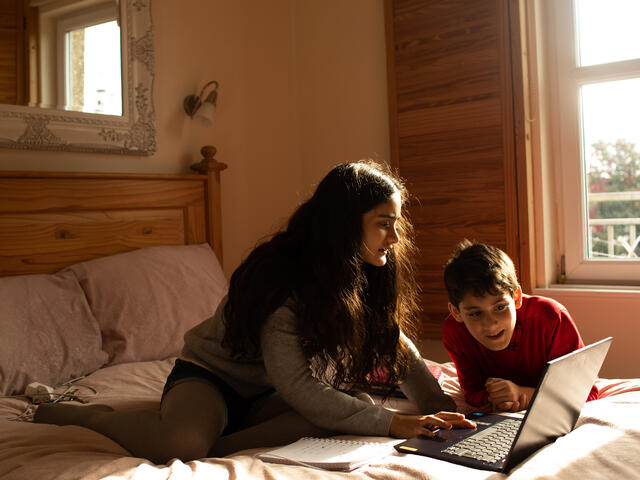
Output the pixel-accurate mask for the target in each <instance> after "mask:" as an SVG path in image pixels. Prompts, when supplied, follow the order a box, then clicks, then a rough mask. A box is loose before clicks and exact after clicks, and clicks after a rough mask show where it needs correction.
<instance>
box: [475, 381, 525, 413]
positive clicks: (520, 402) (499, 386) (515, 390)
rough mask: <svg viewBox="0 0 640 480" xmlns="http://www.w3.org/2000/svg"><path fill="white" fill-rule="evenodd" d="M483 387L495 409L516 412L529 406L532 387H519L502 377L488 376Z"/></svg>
mask: <svg viewBox="0 0 640 480" xmlns="http://www.w3.org/2000/svg"><path fill="white" fill-rule="evenodd" d="M485 388H486V389H487V392H488V393H489V402H490V403H491V405H492V406H493V408H494V409H495V410H500V411H509V412H517V411H520V410H524V409H525V408H527V407H528V406H529V400H530V399H531V396H532V395H533V388H530V387H521V386H520V385H517V384H515V383H513V382H511V381H509V380H505V379H503V378H492V377H491V378H488V379H487V381H486V382H485Z"/></svg>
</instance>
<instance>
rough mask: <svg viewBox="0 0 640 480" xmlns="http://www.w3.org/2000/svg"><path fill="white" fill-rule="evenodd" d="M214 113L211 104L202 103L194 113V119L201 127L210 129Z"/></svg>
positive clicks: (213, 106)
mask: <svg viewBox="0 0 640 480" xmlns="http://www.w3.org/2000/svg"><path fill="white" fill-rule="evenodd" d="M215 111H216V106H215V105H214V104H213V103H211V102H204V103H203V104H202V105H201V106H200V108H199V109H198V111H197V112H196V114H195V118H196V119H198V121H199V122H200V123H202V124H203V125H205V126H207V127H210V126H211V125H212V124H213V116H214V114H215Z"/></svg>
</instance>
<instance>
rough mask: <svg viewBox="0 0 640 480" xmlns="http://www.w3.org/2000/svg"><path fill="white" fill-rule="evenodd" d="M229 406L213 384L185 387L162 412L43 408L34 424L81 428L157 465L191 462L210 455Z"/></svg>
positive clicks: (167, 400) (179, 386)
mask: <svg viewBox="0 0 640 480" xmlns="http://www.w3.org/2000/svg"><path fill="white" fill-rule="evenodd" d="M226 416H227V413H226V406H225V402H224V399H223V398H222V395H221V394H220V392H219V391H218V390H217V389H216V388H215V387H214V386H213V385H211V384H209V383H205V382H201V381H189V380H187V381H184V382H182V383H179V384H177V385H176V386H174V387H173V388H172V389H171V390H169V392H167V394H166V395H165V396H164V398H163V401H162V405H161V407H160V410H130V411H115V410H112V409H110V408H109V407H106V408H105V406H103V405H90V406H86V407H84V406H77V405H68V404H66V405H65V404H59V403H57V404H43V405H41V406H40V407H38V409H37V411H36V414H35V418H34V421H35V422H37V423H52V424H56V425H79V426H82V427H86V428H89V429H91V430H95V431H96V432H98V433H101V434H103V435H105V436H107V437H109V438H111V439H112V440H114V441H116V442H117V443H119V444H120V445H122V447H124V448H125V449H126V450H128V451H129V452H131V454H132V455H134V456H136V457H143V458H147V459H149V460H151V461H152V462H154V463H157V464H163V463H167V462H168V461H169V460H171V459H172V458H179V459H181V460H183V461H189V460H193V459H196V458H203V457H205V456H207V452H208V451H209V449H210V448H211V445H213V444H214V443H215V441H216V439H217V438H218V437H219V436H220V434H221V433H222V430H224V427H225V426H226Z"/></svg>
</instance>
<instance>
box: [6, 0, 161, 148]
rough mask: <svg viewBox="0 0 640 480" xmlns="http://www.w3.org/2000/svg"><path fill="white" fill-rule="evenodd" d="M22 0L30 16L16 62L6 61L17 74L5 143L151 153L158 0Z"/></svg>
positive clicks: (9, 95)
mask: <svg viewBox="0 0 640 480" xmlns="http://www.w3.org/2000/svg"><path fill="white" fill-rule="evenodd" d="M15 3H16V4H17V5H20V4H22V5H21V6H19V9H20V11H19V12H16V18H21V17H22V18H24V21H23V22H19V21H16V22H15V23H16V28H15V39H16V41H15V42H14V43H15V45H14V48H13V51H15V54H14V58H15V61H14V62H13V64H11V63H10V64H9V66H8V67H6V66H5V63H6V62H4V63H2V64H0V78H3V79H6V78H9V79H12V82H11V83H9V88H6V87H5V86H4V84H5V83H7V82H3V86H2V87H0V132H1V133H0V147H5V148H6V147H9V148H29V149H40V150H61V151H82V152H108V153H123V154H138V155H150V154H152V153H153V152H154V151H155V148H156V139H155V135H156V134H155V125H154V120H155V118H154V117H155V113H154V105H153V78H154V72H153V60H154V52H153V25H152V22H151V0H22V1H18V2H15ZM21 46H22V48H20V47H21ZM9 50H11V49H9ZM0 53H1V54H3V56H6V52H4V50H3V51H2V52H0ZM3 68H4V69H5V71H2V69H3ZM12 72H15V73H14V74H13V77H14V78H13V77H12V76H11V73H12ZM10 87H13V89H12V88H10Z"/></svg>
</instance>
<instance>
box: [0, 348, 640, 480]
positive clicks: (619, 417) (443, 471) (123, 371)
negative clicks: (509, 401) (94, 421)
mask: <svg viewBox="0 0 640 480" xmlns="http://www.w3.org/2000/svg"><path fill="white" fill-rule="evenodd" d="M171 366H172V359H168V360H163V361H153V362H140V363H131V364H122V365H115V366H111V367H107V368H103V369H101V370H99V371H97V372H95V373H93V374H92V375H90V376H88V377H87V378H85V379H83V380H81V381H79V382H78V384H82V385H88V386H90V387H92V388H93V389H95V391H96V392H97V393H96V394H95V395H94V394H93V393H92V391H91V390H90V389H87V388H83V387H78V388H79V389H80V390H79V392H81V393H84V394H85V395H86V396H87V400H88V401H89V402H90V403H105V404H108V405H111V406H113V407H114V408H122V409H124V408H137V407H151V408H157V405H158V400H159V397H160V392H161V390H162V387H163V385H164V379H165V378H166V375H167V373H168V372H169V370H170V369H171ZM441 367H442V369H443V372H444V384H443V387H444V389H445V390H446V391H447V393H449V394H450V395H452V396H453V397H454V398H455V399H456V401H457V403H458V405H459V407H460V408H461V409H462V410H464V409H465V404H464V401H463V400H462V395H461V392H460V389H459V385H458V383H457V380H456V376H455V369H454V368H453V365H452V364H451V363H446V364H443V365H441ZM598 386H599V388H600V391H601V395H602V396H603V397H604V398H602V399H599V400H596V401H593V402H589V403H588V404H586V405H585V407H584V408H583V411H582V415H581V417H580V419H579V421H578V425H577V427H576V429H575V430H574V431H573V432H571V433H570V434H569V435H566V436H564V437H562V438H560V439H558V440H556V442H555V443H553V444H551V445H549V446H547V447H545V448H543V449H542V450H540V451H538V452H537V453H536V454H534V455H533V456H532V457H531V458H529V459H528V460H527V461H526V462H524V463H523V464H521V465H520V466H519V467H518V468H517V469H515V470H513V471H512V472H511V474H510V475H509V476H508V477H507V476H506V475H503V474H497V473H491V472H485V471H481V470H474V469H471V468H466V467H461V466H457V465H453V464H449V463H446V462H442V461H439V460H435V459H430V458H426V457H421V456H417V455H402V454H399V453H392V454H391V455H389V456H387V457H384V458H380V459H379V460H376V461H375V462H372V463H371V464H369V465H367V466H365V467H361V468H359V469H357V470H355V471H354V472H351V473H338V472H328V471H324V470H317V469H311V468H307V467H300V466H290V465H278V464H269V463H264V462H262V461H261V460H259V459H257V458H255V454H256V453H257V452H259V451H263V450H251V451H243V452H239V453H237V454H235V455H232V456H229V457H226V458H204V459H201V460H197V461H192V462H187V463H183V462H181V461H179V460H174V461H172V462H170V463H169V464H167V465H153V464H151V463H150V462H148V461H146V460H143V459H140V458H134V457H130V456H129V454H128V452H127V451H126V450H124V449H123V448H122V447H120V446H119V445H118V444H117V443H115V442H113V441H111V440H110V439H108V438H106V437H104V436H102V435H100V434H98V433H95V432H93V431H90V430H87V429H85V428H81V427H73V426H67V427H58V426H53V425H39V424H33V423H30V422H22V421H9V420H7V419H8V418H10V417H15V416H17V415H20V414H21V413H22V412H24V411H25V409H26V408H27V405H28V404H27V403H26V401H25V399H24V398H4V399H0V479H2V480H5V479H6V480H10V479H20V480H26V479H37V480H48V479H145V480H146V479H152V480H155V479H158V480H160V479H207V480H211V479H249V478H266V479H278V480H285V479H305V480H315V479H332V478H336V479H337V478H349V479H372V480H373V479H376V480H381V479H398V480H400V479H407V478H421V479H442V480H458V479H476V478H478V479H501V478H509V479H513V480H516V479H543V478H544V479H576V480H585V479H591V478H598V479H599V478H607V479H608V478H611V479H625V480H626V479H633V478H640V379H632V380H609V379H600V380H598ZM91 395H93V396H91ZM391 406H392V407H399V406H401V405H400V404H398V403H395V404H392V405H391ZM345 438H358V437H353V436H348V437H345ZM367 440H375V441H380V442H387V443H389V444H393V443H396V442H397V441H398V440H395V439H391V438H371V437H368V438H367ZM264 450H266V449H264Z"/></svg>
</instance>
